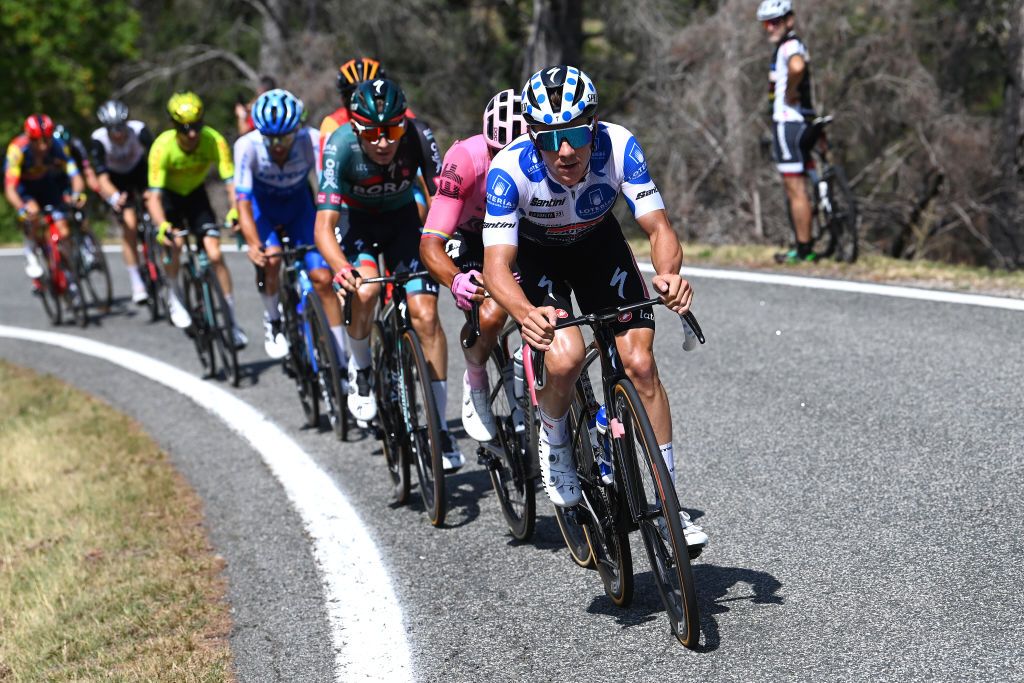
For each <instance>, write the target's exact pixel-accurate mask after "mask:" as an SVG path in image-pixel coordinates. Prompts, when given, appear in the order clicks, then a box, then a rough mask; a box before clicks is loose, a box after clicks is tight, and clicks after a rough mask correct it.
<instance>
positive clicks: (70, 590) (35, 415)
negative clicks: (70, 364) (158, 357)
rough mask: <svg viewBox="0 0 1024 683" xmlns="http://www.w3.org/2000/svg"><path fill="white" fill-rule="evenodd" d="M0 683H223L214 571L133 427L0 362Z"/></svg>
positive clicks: (167, 479) (182, 490) (196, 526)
mask: <svg viewBox="0 0 1024 683" xmlns="http://www.w3.org/2000/svg"><path fill="white" fill-rule="evenodd" d="M0 387H3V390H2V391H0V681H43V680H45V681H80V680H102V681H109V680H126V681H127V680H132V681H224V680H233V674H232V672H231V652H230V649H229V645H228V642H227V634H228V631H229V629H230V618H229V616H228V607H227V604H226V602H225V600H224V589H225V586H224V581H223V579H222V578H221V569H222V565H223V561H222V560H221V559H220V558H219V557H217V556H216V555H214V554H213V552H212V549H211V547H210V544H209V542H208V541H207V539H206V536H205V532H204V530H203V527H202V510H201V508H200V503H199V500H198V499H197V497H196V495H195V493H194V492H192V491H191V489H189V487H188V486H187V484H186V483H185V482H184V480H183V479H182V478H181V477H180V475H178V474H177V473H176V472H175V471H174V470H173V469H172V467H171V466H170V464H169V463H168V460H167V457H166V455H165V454H163V453H161V452H160V450H159V449H158V447H157V446H156V444H154V443H153V442H152V441H151V440H150V439H149V438H148V437H147V436H146V435H145V433H143V432H142V430H141V429H140V428H139V427H138V425H136V424H135V423H134V422H132V421H131V420H129V419H128V418H127V417H125V416H124V415H121V414H119V413H116V412H115V411H113V410H112V409H111V408H110V407H108V406H106V405H105V404H102V403H100V402H99V401H97V400H95V399H92V398H89V397H87V396H85V395H83V394H81V393H79V392H78V391H76V390H74V389H72V388H70V387H68V386H67V385H65V384H63V383H61V382H59V381H57V380H55V379H53V378H51V377H40V376H38V375H35V374H33V373H30V372H28V371H26V370H22V369H19V368H15V367H14V366H11V365H7V364H3V363H0Z"/></svg>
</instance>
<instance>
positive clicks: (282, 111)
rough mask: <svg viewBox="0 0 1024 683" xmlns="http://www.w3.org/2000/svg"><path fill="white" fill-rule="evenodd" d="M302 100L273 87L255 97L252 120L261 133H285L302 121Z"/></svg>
mask: <svg viewBox="0 0 1024 683" xmlns="http://www.w3.org/2000/svg"><path fill="white" fill-rule="evenodd" d="M302 113H303V106H302V100H300V99H299V98H298V97H296V96H295V95H293V94H291V93H290V92H288V91H287V90H283V89H282V88H275V89H273V90H268V91H267V92H265V93H263V94H262V95H260V96H259V97H258V98H256V102H254V103H253V105H252V120H253V123H255V124H256V130H258V131H259V132H260V133H262V134H263V135H287V134H288V133H291V132H292V131H293V130H295V129H296V128H298V127H299V124H300V123H302Z"/></svg>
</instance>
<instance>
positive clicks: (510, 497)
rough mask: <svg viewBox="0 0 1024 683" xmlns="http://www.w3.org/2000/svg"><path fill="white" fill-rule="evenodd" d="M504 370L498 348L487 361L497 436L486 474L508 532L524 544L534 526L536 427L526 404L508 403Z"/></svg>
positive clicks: (501, 351) (505, 364)
mask: <svg viewBox="0 0 1024 683" xmlns="http://www.w3.org/2000/svg"><path fill="white" fill-rule="evenodd" d="M508 367H509V358H508V355H507V354H506V353H505V351H504V349H502V348H501V346H500V345H499V346H498V347H497V348H495V349H494V351H493V352H492V353H491V356H490V358H488V359H487V379H488V386H489V387H490V394H489V401H490V405H491V412H492V413H493V414H494V423H495V426H496V427H497V432H498V433H497V438H496V441H497V445H498V448H497V449H493V450H496V451H498V452H499V453H500V457H499V458H497V459H495V460H494V461H492V462H491V463H490V465H489V468H488V472H489V474H490V477H491V485H492V486H493V487H494V493H495V494H496V495H497V497H498V504H499V505H500V506H501V514H502V515H503V516H504V517H505V523H506V524H507V525H508V530H509V531H510V532H511V533H512V536H513V537H514V538H515V539H516V540H518V541H525V540H527V539H529V538H530V537H531V536H533V531H534V528H535V527H536V523H537V488H536V478H534V477H533V476H531V469H532V468H531V467H530V465H531V462H536V460H537V423H536V419H535V416H534V411H533V406H532V405H530V402H529V400H522V401H517V400H515V398H514V397H513V398H511V402H510V397H509V395H508V394H509V391H508V388H507V386H506V384H505V374H506V372H507V370H506V369H507V368H508ZM517 423H519V424H518V425H517ZM517 427H518V429H519V431H516V430H517Z"/></svg>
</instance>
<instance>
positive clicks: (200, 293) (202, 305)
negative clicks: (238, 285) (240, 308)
mask: <svg viewBox="0 0 1024 683" xmlns="http://www.w3.org/2000/svg"><path fill="white" fill-rule="evenodd" d="M172 234H173V236H174V237H175V238H177V237H183V238H184V240H185V244H184V246H183V248H182V254H183V257H182V264H181V278H180V280H181V282H178V281H176V280H172V281H171V282H170V286H171V287H173V288H174V290H175V294H176V295H177V296H178V300H179V301H182V302H183V303H184V305H185V308H186V309H188V312H189V314H190V315H191V316H192V326H191V327H190V328H189V329H188V330H186V333H187V334H188V335H189V336H190V337H191V338H192V342H193V343H194V344H195V347H196V354H197V355H198V356H199V363H200V364H201V365H202V367H203V376H204V377H213V376H214V375H215V374H217V365H218V363H219V364H220V368H221V370H222V371H223V373H224V378H225V379H226V380H230V381H231V384H232V386H236V387H237V386H238V383H239V382H240V381H241V379H242V372H241V368H240V366H239V365H238V353H237V351H236V349H235V340H234V336H233V334H232V330H233V329H234V322H235V321H234V319H233V318H232V316H231V309H230V308H229V307H228V302H227V299H225V298H224V290H223V289H222V288H221V286H220V281H219V280H218V279H217V273H216V271H215V270H214V269H213V267H212V266H211V264H210V259H209V257H208V256H207V255H206V251H205V250H204V249H203V248H202V243H201V242H200V240H199V238H197V237H195V235H193V233H192V232H191V231H190V230H187V229H183V230H174V231H172ZM165 262H166V261H165Z"/></svg>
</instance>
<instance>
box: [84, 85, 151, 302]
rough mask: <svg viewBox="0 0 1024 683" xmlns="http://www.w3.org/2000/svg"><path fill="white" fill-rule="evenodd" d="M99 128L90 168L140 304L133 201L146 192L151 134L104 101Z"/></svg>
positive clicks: (142, 295)
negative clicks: (114, 221)
mask: <svg viewBox="0 0 1024 683" xmlns="http://www.w3.org/2000/svg"><path fill="white" fill-rule="evenodd" d="M96 118H97V119H99V122H100V124H101V126H100V127H99V128H97V129H96V130H94V131H93V132H92V136H91V137H90V143H91V149H90V151H91V153H92V162H93V166H95V168H96V179H97V184H98V186H99V190H98V192H99V195H100V197H102V198H103V201H105V202H106V203H107V204H109V205H110V208H111V210H112V211H113V212H114V214H115V215H116V216H117V218H118V220H119V221H120V223H121V227H122V228H123V229H122V230H121V253H122V255H123V258H124V266H125V268H126V269H127V270H128V277H129V279H130V280H131V283H132V301H134V302H135V303H138V304H141V303H145V302H146V300H147V299H148V298H149V295H148V294H147V293H146V285H145V284H143V282H142V276H141V275H140V274H139V254H138V230H139V216H138V214H137V213H136V211H135V204H134V202H133V201H132V200H133V199H134V198H140V199H141V198H142V197H143V196H144V194H145V192H146V180H147V179H146V170H147V169H146V157H147V155H148V154H149V148H150V147H151V146H152V144H153V134H152V133H150V132H149V129H148V128H147V127H146V124H144V123H143V122H142V121H135V120H129V117H128V107H126V106H125V104H124V103H123V102H120V101H118V100H107V101H106V102H104V103H103V104H101V105H100V108H99V109H97V110H96Z"/></svg>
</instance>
